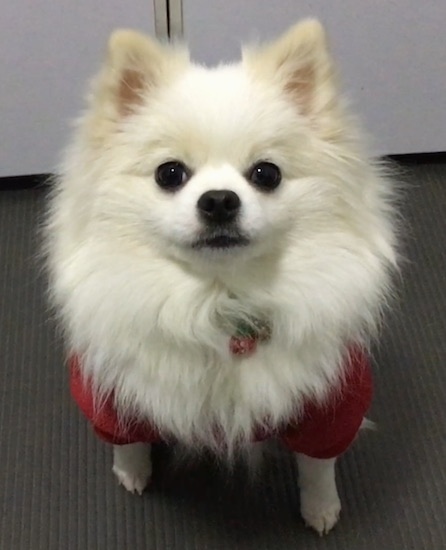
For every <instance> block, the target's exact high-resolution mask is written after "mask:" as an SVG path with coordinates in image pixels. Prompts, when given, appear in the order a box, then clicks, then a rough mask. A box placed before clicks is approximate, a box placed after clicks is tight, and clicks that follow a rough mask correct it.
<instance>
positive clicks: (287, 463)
mask: <svg viewBox="0 0 446 550" xmlns="http://www.w3.org/2000/svg"><path fill="white" fill-rule="evenodd" d="M408 176H409V179H410V180H411V182H412V184H413V185H412V186H411V187H410V189H409V190H408V193H407V205H406V220H407V221H406V222H405V226H406V227H407V231H406V233H407V235H408V238H407V256H408V258H409V261H408V262H407V264H406V265H405V266H404V278H403V282H402V283H401V288H400V294H401V300H400V306H399V307H398V309H397V311H396V313H395V314H394V315H393V316H392V318H391V319H390V320H389V323H388V326H387V329H386V331H385V333H384V336H383V338H382V340H381V343H380V346H379V349H378V350H377V351H376V362H377V365H378V366H377V369H376V385H377V393H376V399H375V405H374V410H373V418H374V420H376V421H377V422H378V423H379V427H380V429H379V431H378V432H376V433H368V434H365V435H363V436H362V437H361V438H360V440H359V441H358V443H357V445H356V446H355V447H354V449H353V450H352V451H351V452H350V453H349V454H348V455H347V456H346V457H345V458H344V459H343V460H342V462H341V464H340V471H339V477H340V487H341V492H342V497H343V501H344V513H343V517H342V520H341V522H340V524H339V526H338V527H337V528H336V529H335V530H334V531H333V533H332V534H330V535H329V536H328V537H327V538H324V539H319V537H317V536H316V535H314V534H313V533H312V532H311V531H308V530H306V529H305V527H304V526H303V524H302V522H301V520H300V518H299V503H298V492H297V488H296V472H295V469H294V468H293V464H292V461H291V460H290V457H289V456H288V455H286V454H279V456H277V457H270V458H269V459H268V460H267V462H266V465H265V470H264V473H263V474H262V476H261V477H260V478H259V479H258V480H254V481H252V482H247V481H246V475H245V472H243V470H241V469H240V470H236V472H235V473H234V475H233V476H228V475H226V474H224V472H222V471H221V470H220V469H219V468H218V467H217V466H216V465H213V464H211V463H208V462H205V461H203V462H201V463H197V464H193V465H192V466H190V467H188V468H185V467H180V468H175V469H174V468H172V467H171V464H172V458H171V456H170V453H169V451H168V450H166V449H163V448H160V449H158V450H157V452H156V454H155V465H154V468H155V482H154V485H153V487H152V489H151V490H150V491H149V492H147V493H145V494H144V496H143V497H141V498H139V497H136V496H131V495H129V494H127V493H126V492H125V491H124V490H123V489H122V488H120V487H118V486H117V484H116V483H115V481H114V479H113V477H112V474H111V472H110V468H111V456H110V449H108V448H106V446H105V445H102V444H101V443H99V442H98V441H97V440H96V439H95V438H94V436H93V435H92V433H91V431H90V428H89V427H88V426H87V423H86V422H85V421H84V419H83V418H81V416H80V414H79V413H78V411H77V410H76V408H75V406H74V404H72V402H71V400H70V397H69V393H68V385H67V376H66V372H65V369H64V367H63V357H62V350H61V345H60V342H59V339H58V338H57V335H56V331H55V327H54V325H53V323H52V321H51V320H48V315H47V313H46V307H45V299H44V294H43V288H44V285H43V283H42V277H41V276H40V274H39V272H38V269H37V268H36V262H35V260H34V258H33V255H34V254H35V252H36V248H37V243H38V236H37V223H38V219H39V216H40V215H41V209H42V204H43V193H42V192H41V191H37V190H29V191H3V192H0V350H1V363H0V550H24V549H29V550H31V549H32V550H41V549H42V550H155V549H156V550H165V549H169V550H190V549H194V550H206V549H210V550H244V549H246V550H248V549H256V550H267V549H268V550H290V549H292V548H302V549H303V548H305V549H306V550H312V549H319V550H328V549H333V550H334V549H338V550H340V549H342V550H379V549H381V548H382V549H385V550H403V549H404V550H408V549H416V550H422V549H429V550H442V549H446V476H445V470H446V468H445V466H446V412H445V403H446V276H445V273H446V246H445V243H446V166H445V165H441V164H431V165H425V166H419V167H412V168H411V169H410V173H409V175H408Z"/></svg>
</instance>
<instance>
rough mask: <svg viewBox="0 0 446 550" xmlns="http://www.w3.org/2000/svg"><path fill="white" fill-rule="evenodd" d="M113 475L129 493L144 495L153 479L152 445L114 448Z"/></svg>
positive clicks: (142, 444) (138, 444)
mask: <svg viewBox="0 0 446 550" xmlns="http://www.w3.org/2000/svg"><path fill="white" fill-rule="evenodd" d="M113 473H114V474H115V476H116V477H117V479H118V482H119V484H120V485H122V486H123V487H125V488H126V489H127V491H130V493H137V494H139V495H142V493H143V491H144V489H145V488H146V487H147V485H148V484H149V483H150V479H151V477H152V461H151V458H150V445H147V444H145V443H134V444H131V445H119V446H118V445H115V446H114V448H113Z"/></svg>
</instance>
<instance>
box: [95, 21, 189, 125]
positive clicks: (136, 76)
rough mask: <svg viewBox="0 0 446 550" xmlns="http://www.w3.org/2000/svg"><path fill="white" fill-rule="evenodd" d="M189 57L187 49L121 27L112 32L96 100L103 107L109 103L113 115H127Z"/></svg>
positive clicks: (96, 91)
mask: <svg viewBox="0 0 446 550" xmlns="http://www.w3.org/2000/svg"><path fill="white" fill-rule="evenodd" d="M187 58H188V56H187V52H185V51H184V50H181V49H179V50H175V49H173V48H171V47H168V46H163V45H162V44H160V43H159V42H157V41H155V40H152V39H151V38H149V37H148V36H146V35H144V34H142V33H139V32H136V31H133V30H117V31H115V32H114V33H113V34H112V35H111V36H110V39H109V42H108V52H107V58H106V62H105V66H104V68H103V71H102V73H101V74H100V76H99V79H98V82H97V87H96V90H95V91H94V98H93V101H94V103H96V106H97V107H99V108H100V109H101V107H102V108H103V107H105V106H106V110H107V111H108V113H109V115H112V117H113V118H114V117H116V118H122V117H125V116H127V115H129V114H130V113H132V112H133V111H134V110H135V108H136V107H137V106H138V105H141V104H142V103H143V101H144V97H145V96H146V95H147V94H149V93H150V90H151V89H153V88H155V87H156V86H158V85H160V84H161V82H162V81H163V79H164V78H166V76H167V75H168V74H169V73H170V74H172V72H173V71H175V70H177V69H178V68H179V67H178V65H179V64H181V63H183V64H184V62H185V60H187ZM109 109H111V110H109ZM101 110H102V109H101ZM112 113H113V114H112ZM113 115H114V116H113Z"/></svg>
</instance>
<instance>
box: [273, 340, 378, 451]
mask: <svg viewBox="0 0 446 550" xmlns="http://www.w3.org/2000/svg"><path fill="white" fill-rule="evenodd" d="M372 394H373V382H372V375H371V369H370V364H369V360H368V358H367V357H366V355H365V354H364V353H363V352H361V351H357V350H356V351H353V352H352V353H351V354H350V359H349V361H348V365H347V367H346V370H345V374H344V378H343V380H342V382H341V383H340V386H339V387H338V388H336V390H335V391H333V392H332V394H330V395H329V397H328V399H327V401H325V402H324V403H323V404H317V405H315V404H314V403H310V404H308V405H307V406H306V407H305V410H304V416H303V418H302V419H301V420H300V421H299V422H298V424H292V425H290V426H289V427H288V428H287V429H286V430H285V432H284V433H283V435H282V440H283V441H284V443H285V444H286V445H287V447H288V448H290V449H291V450H292V451H294V452H297V453H302V454H305V455H307V456H310V457H313V458H321V459H324V458H335V457H337V456H339V455H341V454H342V453H344V452H345V451H346V450H347V449H348V447H349V446H350V445H351V444H352V443H353V441H354V439H355V438H356V435H357V433H358V431H359V429H360V427H361V423H362V421H363V418H364V416H365V414H366V413H367V411H368V409H369V407H370V404H371V401H372Z"/></svg>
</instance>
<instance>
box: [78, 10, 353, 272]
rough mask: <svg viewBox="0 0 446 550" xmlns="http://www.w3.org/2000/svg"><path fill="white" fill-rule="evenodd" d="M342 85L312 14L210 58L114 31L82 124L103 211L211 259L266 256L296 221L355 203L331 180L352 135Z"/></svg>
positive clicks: (158, 240) (163, 247) (311, 222)
mask: <svg viewBox="0 0 446 550" xmlns="http://www.w3.org/2000/svg"><path fill="white" fill-rule="evenodd" d="M337 96H338V94H337V91H336V86H335V82H334V77H333V70H332V64H331V61H330V57H329V54H328V52H327V48H326V40H325V35H324V31H323V29H322V27H321V25H320V24H319V23H317V22H315V21H306V22H303V23H300V24H298V25H297V26H295V27H293V28H292V29H291V30H290V31H288V32H287V33H286V34H285V35H284V36H282V37H281V38H279V39H278V40H277V41H276V42H273V43H271V44H268V45H266V46H263V47H259V48H251V49H245V50H244V51H243V57H242V61H241V62H240V63H238V64H234V65H226V66H221V67H217V68H213V69H207V68H204V67H201V66H197V65H195V64H193V63H191V62H190V61H189V59H188V54H187V52H186V51H185V50H183V49H181V48H173V47H167V46H163V45H161V44H159V43H157V42H154V41H152V40H151V39H149V38H147V37H145V36H143V35H140V34H138V33H135V32H133V31H117V32H116V33H114V34H113V35H112V37H111V39H110V43H109V51H108V58H107V61H106V63H105V66H104V68H103V70H102V73H101V74H100V76H99V78H98V80H97V82H96V86H95V88H94V92H93V96H92V102H91V110H90V114H89V116H88V117H87V125H86V134H85V135H86V136H87V143H88V144H89V146H88V147H89V159H90V161H91V173H92V174H93V173H94V172H95V171H96V172H95V173H97V174H98V177H97V178H96V179H97V182H96V183H95V186H96V189H95V194H96V197H98V196H99V199H97V200H96V202H95V206H94V209H95V211H96V212H95V215H96V218H97V219H102V220H105V221H107V220H108V221H110V222H111V223H110V225H113V227H114V229H115V230H117V229H119V230H120V231H121V232H122V234H123V235H127V236H128V235H135V238H136V239H137V240H138V241H140V242H143V241H144V240H147V243H150V244H151V245H153V246H156V247H158V249H159V250H160V251H161V252H162V253H166V254H169V255H174V256H176V257H181V258H182V259H185V260H187V261H190V262H194V261H195V262H200V260H205V261H206V262H207V263H214V262H217V263H219V260H220V259H222V260H225V262H227V260H228V259H230V260H231V261H232V260H234V261H238V260H239V259H247V258H252V257H256V256H260V255H262V254H268V253H270V252H271V251H272V250H273V249H276V250H277V248H278V247H279V248H280V246H281V244H282V243H286V242H287V238H288V237H289V236H290V231H291V228H294V229H295V228H296V227H298V228H299V231H301V233H300V234H301V235H302V238H303V239H305V238H306V237H307V236H308V235H311V234H312V232H314V231H316V232H319V231H320V230H321V228H323V227H325V228H326V227H329V226H330V224H334V223H335V222H336V219H338V220H339V219H341V218H342V217H343V216H344V212H341V211H340V208H342V206H341V205H342V204H344V205H346V204H348V202H349V200H345V201H342V199H341V195H342V193H343V192H344V190H343V189H342V185H338V184H333V176H336V174H337V173H338V174H341V173H342V169H343V165H345V160H346V159H345V158H344V159H343V158H341V156H342V155H341V154H340V152H339V151H342V149H339V147H338V146H339V143H342V142H343V141H347V140H348V136H346V135H345V132H344V129H345V124H343V123H342V122H341V115H340V108H339V105H338V97H337ZM336 147H338V149H336ZM327 175H328V176H329V177H327ZM339 179H342V176H341V177H340V178H339ZM344 187H345V188H347V187H348V185H345V186H344ZM350 202H351V201H350ZM344 217H345V216H344ZM294 234H295V233H294ZM292 238H293V237H292ZM209 260H212V261H209Z"/></svg>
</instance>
